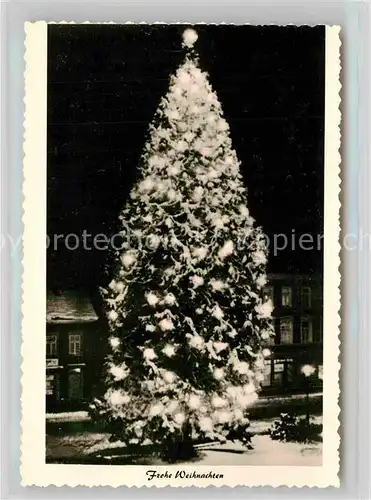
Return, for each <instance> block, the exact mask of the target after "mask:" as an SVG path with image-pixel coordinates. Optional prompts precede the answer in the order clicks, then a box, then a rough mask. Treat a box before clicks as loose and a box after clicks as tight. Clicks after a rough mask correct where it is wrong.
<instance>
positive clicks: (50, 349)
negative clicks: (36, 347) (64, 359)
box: [46, 335, 58, 356]
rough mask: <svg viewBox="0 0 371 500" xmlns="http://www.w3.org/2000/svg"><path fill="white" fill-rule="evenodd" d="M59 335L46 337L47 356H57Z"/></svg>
mask: <svg viewBox="0 0 371 500" xmlns="http://www.w3.org/2000/svg"><path fill="white" fill-rule="evenodd" d="M57 340H58V339H57V335H47V337H46V355H47V356H56V355H57Z"/></svg>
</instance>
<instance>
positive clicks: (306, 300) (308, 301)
mask: <svg viewBox="0 0 371 500" xmlns="http://www.w3.org/2000/svg"><path fill="white" fill-rule="evenodd" d="M301 305H302V307H304V308H305V309H309V308H311V307H312V289H311V287H310V286H303V287H302V288H301Z"/></svg>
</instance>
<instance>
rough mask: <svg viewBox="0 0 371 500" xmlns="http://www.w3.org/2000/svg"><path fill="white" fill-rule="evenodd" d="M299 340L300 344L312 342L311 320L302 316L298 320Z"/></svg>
mask: <svg viewBox="0 0 371 500" xmlns="http://www.w3.org/2000/svg"><path fill="white" fill-rule="evenodd" d="M300 340H301V343H302V344H309V343H310V342H313V330H312V320H310V319H308V318H303V319H302V320H301V322H300Z"/></svg>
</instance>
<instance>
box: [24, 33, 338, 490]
mask: <svg viewBox="0 0 371 500" xmlns="http://www.w3.org/2000/svg"><path fill="white" fill-rule="evenodd" d="M45 29H46V35H45V40H46V48H45V54H46V55H45V56H44V57H45V61H44V66H43V68H44V70H43V72H44V73H45V74H44V81H45V82H46V89H45V93H46V98H45V104H44V108H42V109H45V110H46V119H45V124H46V126H45V134H44V135H45V158H44V159H45V175H44V178H45V186H44V189H45V195H41V196H42V197H44V198H43V199H45V207H46V213H45V229H46V248H44V252H45V255H44V257H45V275H44V276H43V277H42V279H44V281H45V285H42V286H43V287H44V288H43V290H45V297H44V299H43V300H44V330H43V338H44V343H43V345H44V352H43V354H41V356H43V358H44V359H45V364H44V368H43V380H44V383H43V388H42V389H43V393H42V398H43V403H44V414H43V415H42V414H41V412H40V415H39V416H38V418H39V417H40V418H41V419H42V424H43V429H44V443H43V444H44V463H45V464H48V467H49V466H53V467H55V469H54V470H57V469H56V468H57V467H61V466H62V465H69V466H74V465H84V466H85V465H86V466H89V467H91V469H90V470H91V471H93V470H94V471H99V470H100V469H99V467H101V466H105V467H104V470H105V471H106V470H108V474H110V475H111V476H110V477H114V474H115V470H116V475H117V474H118V470H122V471H124V472H123V473H122V474H125V470H126V469H125V468H127V467H130V466H142V467H140V468H139V469H137V470H141V471H142V472H141V481H142V483H143V484H145V485H147V486H156V485H158V484H159V483H161V481H162V484H170V483H171V485H175V486H176V484H175V483H176V482H179V481H180V480H181V481H183V483H182V484H183V485H184V484H185V483H184V481H186V480H188V482H189V483H190V485H192V484H196V485H200V484H203V483H205V484H206V483H207V484H217V485H222V484H228V481H227V482H224V483H223V472H222V469H221V467H224V466H235V467H238V468H239V469H236V470H239V471H241V469H240V467H241V466H250V468H249V471H250V472H249V474H250V476H253V475H254V472H253V469H252V467H251V466H253V467H256V469H259V470H260V469H261V468H263V469H262V470H263V471H264V467H265V468H266V470H267V472H266V474H267V479H266V481H267V482H266V483H265V484H269V481H270V479H269V474H270V472H268V471H271V470H273V469H274V466H280V467H288V469H285V470H287V471H288V470H290V471H292V472H291V474H292V476H293V479H292V483H293V484H295V479H294V478H295V468H296V467H297V468H298V471H299V470H300V467H305V468H306V470H309V472H308V474H309V476H308V478H309V477H310V474H311V472H310V469H313V476H311V477H313V478H314V477H315V469H316V468H318V469H320V468H322V467H323V466H324V462H323V460H324V453H323V450H324V446H325V441H326V439H327V444H326V446H327V445H328V446H330V447H331V442H330V441H331V436H332V435H333V434H331V436H330V434H326V432H329V433H330V432H335V433H336V430H337V415H338V412H337V406H334V407H333V408H331V405H332V403H331V401H335V402H336V391H337V385H336V384H337V383H338V380H337V370H338V367H337V365H334V368H333V369H332V368H331V363H332V362H333V363H336V361H337V355H338V353H337V346H338V338H337V335H338V324H337V323H336V321H335V322H334V323H332V324H331V315H335V317H336V315H337V313H338V311H337V310H336V306H337V305H338V304H337V302H336V298H337V294H338V288H337V287H338V283H337V275H336V273H337V266H336V262H337V260H338V254H337V253H336V252H334V253H333V254H332V258H333V263H332V264H331V263H330V264H328V262H327V261H328V260H331V259H329V256H330V255H329V254H330V252H329V251H326V248H327V249H331V248H330V247H331V245H332V242H333V241H335V240H336V237H337V235H336V234H335V238H334V237H333V236H332V235H331V234H330V233H328V232H327V229H326V228H328V227H330V229H331V230H333V231H334V232H336V227H337V220H336V219H335V221H333V222H334V223H333V224H332V226H331V223H330V222H331V221H329V219H326V217H329V216H328V215H326V214H328V213H329V212H326V210H327V209H326V196H327V194H326V193H327V192H328V190H329V188H328V186H327V187H326V183H327V184H328V180H327V181H326V182H325V179H326V176H327V177H328V179H330V174H328V171H330V170H331V169H332V174H331V175H334V176H335V177H333V178H334V179H335V180H334V182H332V185H331V186H330V187H332V189H333V190H334V196H335V197H336V196H337V189H338V179H337V178H336V175H337V167H338V165H337V163H336V161H337V160H336V158H335V166H334V163H331V162H330V163H329V164H328V162H327V157H328V156H329V153H328V148H327V146H326V144H330V142H331V141H327V142H326V127H327V126H328V117H329V115H328V112H327V109H328V108H327V107H326V106H327V104H326V102H327V99H328V87H329V85H328V82H329V80H330V79H331V76H332V78H333V79H334V80H335V81H336V79H337V78H338V74H336V72H335V73H334V74H333V69H334V68H335V70H336V69H337V66H336V64H337V59H336V57H337V56H338V54H336V53H335V59H334V61H335V63H334V64H332V66H331V65H329V64H328V63H329V61H330V55H329V54H330V50H329V48H328V47H329V43H328V36H329V35H328V34H329V33H330V31H329V29H328V27H326V26H324V25H323V26H312V27H310V26H294V25H290V26H274V25H267V26H252V25H228V24H225V25H208V24H195V25H187V24H169V25H166V24H152V25H151V24H113V23H107V24H88V23H86V24H73V23H65V24H57V23H56V24H47V25H46V26H45ZM330 29H331V28H330ZM335 35H336V36H338V35H337V32H336V33H335ZM336 36H335V38H336ZM335 45H336V44H335ZM335 52H336V51H335ZM330 62H331V61H330ZM329 68H330V69H329ZM331 68H332V69H331ZM337 91H338V89H337V87H336V86H335V90H334V96H332V97H331V96H330V98H332V100H333V101H334V102H335V103H337V100H336V99H337ZM29 98H30V99H32V96H31V94H30V96H29ZM42 109H40V116H41V115H42V114H43V111H42ZM325 111H326V112H325ZM337 118H338V117H337V116H335V117H334V120H333V127H335V136H334V137H335V139H337V137H336V127H337V125H338V123H336V120H337ZM34 126H36V127H37V123H36V124H34ZM41 135H42V134H41ZM330 147H332V149H333V151H335V153H337V151H338V147H339V145H338V144H336V143H335V140H334V141H332V142H331V146H329V148H330ZM26 156H27V155H26ZM33 168H36V165H35V164H34V165H33ZM330 173H331V172H330ZM35 198H36V197H35ZM26 201H27V200H26ZM334 207H335V205H334ZM332 213H335V216H336V215H337V214H336V207H335V212H334V211H333V212H332ZM326 220H327V222H326ZM336 244H337V240H336ZM326 245H328V246H327V247H326ZM333 248H335V250H336V245H335V246H334V247H333ZM328 265H329V266H332V268H333V269H335V274H333V275H332V279H333V288H332V289H331V290H329V289H327V292H326V293H327V294H329V295H330V296H331V294H332V296H333V297H334V301H333V302H331V304H330V306H329V307H330V309H331V308H332V310H330V312H326V310H327V311H328V310H329V309H326V307H328V306H326V301H325V282H324V276H325V274H326V272H327V266H328ZM333 266H335V267H333ZM40 300H41V299H40ZM325 318H328V319H327V320H326V319H325ZM40 333H41V332H40ZM326 336H327V340H326ZM41 342H42V341H41ZM326 342H328V344H327V345H329V343H330V342H331V343H332V344H333V355H332V354H331V352H330V354H329V358H328V359H329V361H327V358H326V357H325V355H324V345H326ZM40 345H41V343H40ZM329 350H330V351H331V346H330V347H329ZM331 356H332V357H331ZM31 358H32V356H31ZM40 359H41V358H40ZM29 363H30V364H32V359H30V361H29ZM35 364H36V362H35ZM324 374H325V375H326V377H329V380H330V378H331V377H333V380H334V382H333V383H334V384H335V385H332V387H334V388H335V390H334V391H333V394H334V395H335V399H331V394H330V395H329V396H327V393H326V391H324V387H325V380H327V379H325V378H324ZM24 378H25V379H26V377H24ZM327 387H328V388H329V387H330V382H329V385H328V386H327ZM330 392H331V390H330ZM327 397H328V398H329V399H326V398H327ZM326 405H327V406H326ZM326 408H327V410H326ZM326 411H327V422H329V421H330V427H331V418H332V421H333V430H332V431H331V430H328V431H326V430H325V423H324V422H325V420H324V418H325V417H324V412H326ZM326 436H327V437H326ZM328 436H330V437H328ZM333 447H334V451H333V452H332V455H328V457H330V456H331V457H333V456H335V457H336V452H337V447H338V443H335V442H334V444H333ZM332 465H333V466H334V467H335V468H336V463H333V464H332ZM107 466H108V468H107ZM119 466H123V467H121V468H120V467H119ZM199 466H202V467H201V468H200V469H199V468H198V467H199ZM89 467H88V468H87V472H86V474H89ZM267 467H268V468H267ZM71 470H72V469H71ZM130 470H131V469H130ZM229 470H232V469H229ZM224 471H225V467H224ZM240 473H241V472H240ZM298 473H299V472H298ZM120 474H121V473H120ZM262 474H263V472H262ZM272 474H274V473H272ZM275 474H276V475H277V476H279V475H280V472H279V469H278V470H277V471H276V472H275ZM90 475H92V473H90ZM225 477H226V476H225V473H224V479H225ZM287 477H289V476H287ZM333 477H335V476H332V477H331V478H330V477H329V481H330V482H331V480H332V479H333ZM272 478H273V476H272ZM118 481H121V483H120V484H122V485H125V484H127V483H126V482H125V478H124V477H121V479H118ZM164 481H165V482H164ZM166 481H167V483H166ZM272 481H273V479H272ZM286 481H289V479H286ZM304 481H305V478H304ZM308 481H310V479H308ZM313 481H314V479H313ZM129 483H130V481H129ZM64 484H68V480H65V483H64ZM79 484H80V483H79ZM81 484H88V483H86V482H84V483H81ZM130 484H131V483H130ZM179 484H180V482H179ZM236 484H238V483H236ZM246 484H248V483H246ZM284 484H291V483H287V482H286V483H284ZM304 484H306V483H304Z"/></svg>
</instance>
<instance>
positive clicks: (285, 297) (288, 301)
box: [282, 286, 292, 307]
mask: <svg viewBox="0 0 371 500" xmlns="http://www.w3.org/2000/svg"><path fill="white" fill-rule="evenodd" d="M282 306H283V307H291V306H292V288H291V286H283V287H282Z"/></svg>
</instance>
